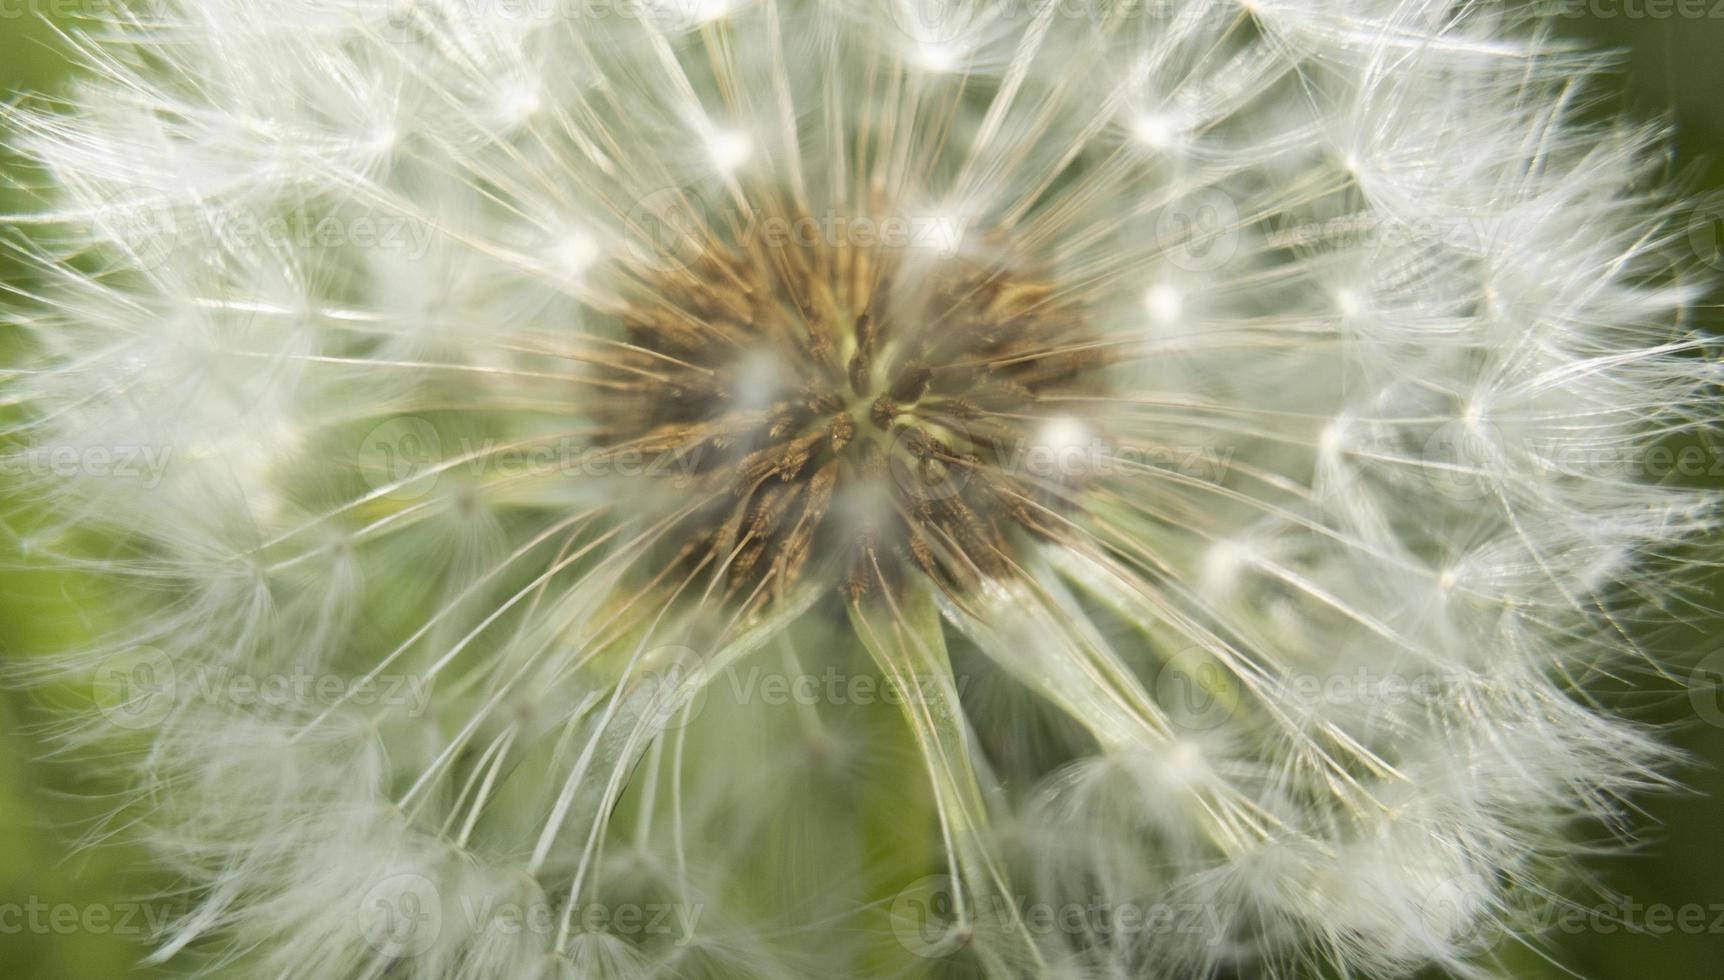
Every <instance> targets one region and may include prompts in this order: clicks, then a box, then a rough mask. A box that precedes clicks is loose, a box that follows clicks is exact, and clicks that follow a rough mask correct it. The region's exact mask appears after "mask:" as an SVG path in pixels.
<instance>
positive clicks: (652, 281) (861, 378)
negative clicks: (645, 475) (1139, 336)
mask: <svg viewBox="0 0 1724 980" xmlns="http://www.w3.org/2000/svg"><path fill="white" fill-rule="evenodd" d="M840 225H841V226H843V227H851V226H852V225H851V224H849V223H840ZM782 227H796V223H795V222H794V221H790V222H786V223H785V224H783V225H782ZM936 237H937V240H936V241H932V242H931V243H929V244H924V243H919V242H917V243H906V244H902V245H897V246H885V245H881V244H878V243H873V242H871V243H868V244H857V243H854V242H850V241H847V240H844V239H843V237H842V236H838V238H837V239H836V240H824V238H823V237H822V236H810V235H783V236H773V235H768V234H759V233H748V234H743V235H738V236H735V237H734V238H732V239H729V240H719V238H718V237H717V236H716V235H714V236H712V237H711V238H710V240H706V241H702V242H701V243H700V244H699V247H698V248H696V249H691V250H690V251H692V253H693V254H692V255H691V256H689V257H687V261H684V262H680V263H678V264H676V265H675V266H674V267H672V268H668V269H666V268H657V269H655V270H654V271H652V272H650V273H646V274H643V275H642V277H641V279H640V281H639V282H638V285H637V288H635V289H633V290H632V291H631V294H630V296H629V297H628V300H627V308H626V310H625V312H624V314H623V315H622V317H621V319H622V322H623V326H624V329H625V331H626V339H627V343H628V345H629V354H628V356H627V358H626V360H625V363H623V364H622V365H621V366H620V367H619V368H617V369H616V371H615V376H614V378H613V379H612V380H613V382H614V385H613V387H614V388H615V389H616V390H617V391H618V392H619V393H620V397H618V398H616V399H614V400H613V401H612V404H613V405H614V411H613V412H611V413H610V418H609V425H608V426H607V430H606V431H607V433H608V436H609V438H610V441H611V443H612V444H613V445H614V446H617V447H629V448H633V449H637V450H640V451H643V452H645V453H647V454H648V455H650V456H654V457H657V458H660V459H664V458H667V457H668V458H670V459H671V460H672V461H673V464H672V465H669V466H661V467H659V469H660V470H661V471H663V472H669V473H676V474H681V475H683V476H685V477H687V478H689V479H690V486H689V487H688V488H687V490H688V491H689V492H687V493H684V494H680V495H678V497H677V498H676V503H675V506H678V507H681V508H684V509H686V511H687V513H686V514H679V515H678V517H677V519H678V521H679V525H680V529H681V530H682V531H683V532H685V533H683V534H681V535H679V536H678V541H679V542H680V549H679V556H680V560H682V561H684V562H687V563H691V564H692V565H694V566H695V567H697V568H699V569H701V570H702V571H703V572H710V573H712V574H717V575H720V576H722V579H723V581H724V582H725V583H727V587H728V589H730V590H731V591H732V592H733V593H737V594H739V595H740V596H742V597H744V598H745V599H746V600H747V601H749V602H758V601H762V600H764V599H767V598H770V597H773V596H777V595H781V594H782V593H783V591H784V590H785V589H786V588H788V587H789V586H790V585H792V584H794V583H796V582H798V581H800V580H802V579H803V578H805V577H806V576H807V575H809V574H811V573H814V572H818V574H821V575H824V576H827V577H828V578H830V579H831V580H832V581H833V582H834V583H835V584H836V585H837V586H838V587H839V588H840V589H841V590H842V591H843V592H845V593H846V594H847V595H848V596H850V597H851V598H853V599H854V598H859V597H860V596H862V595H865V594H868V593H870V592H872V591H875V590H877V589H893V588H896V587H897V586H898V585H899V584H901V583H902V582H903V580H904V578H905V577H906V576H907V575H910V574H916V573H920V574H925V575H927V576H929V577H931V578H933V579H934V580H935V581H936V582H938V583H939V584H940V585H941V586H942V587H944V588H947V589H949V590H953V591H961V590H965V589H968V588H970V587H973V586H974V585H975V584H977V583H978V582H980V581H982V580H984V579H990V578H998V577H1003V576H1008V575H1011V574H1014V570H1015V569H1017V568H1018V567H1019V564H1020V563H1019V560H1018V557H1017V555H1016V550H1017V549H1018V548H1020V547H1021V546H1022V543H1023V542H1024V541H1026V540H1033V539H1034V538H1037V537H1042V538H1049V537H1052V538H1058V537H1061V536H1062V529H1063V528H1064V527H1065V526H1067V525H1068V524H1069V522H1070V520H1071V512H1072V509H1073V503H1072V501H1073V494H1074V491H1075V489H1076V484H1077V483H1078V482H1080V481H1081V477H1082V471H1083V470H1084V469H1085V467H1084V466H1083V465H1082V463H1081V461H1080V460H1077V459H1076V458H1075V456H1076V455H1078V454H1081V451H1082V450H1083V448H1084V447H1075V451H1074V447H1071V446H1067V445H1064V444H1063V443H1062V445H1061V447H1060V448H1061V449H1062V454H1061V460H1056V461H1055V465H1053V466H1048V465H1041V466H1035V465H1032V461H1031V459H1030V457H1031V456H1032V455H1034V454H1035V453H1036V452H1037V450H1038V449H1045V448H1046V447H1045V446H1043V445H1042V443H1044V442H1045V438H1044V436H1045V435H1046V433H1047V432H1049V431H1054V430H1057V431H1060V432H1066V433H1070V432H1074V431H1076V432H1088V431H1091V430H1090V428H1089V427H1087V426H1084V425H1083V424H1082V423H1081V422H1079V421H1078V418H1079V417H1080V416H1081V415H1082V414H1083V412H1084V410H1085V406H1086V404H1088V403H1090V402H1091V401H1093V398H1094V395H1095V394H1096V392H1097V391H1098V390H1099V384H1100V371H1099V368H1100V366H1101V365H1100V360H1101V359H1100V357H1099V356H1098V355H1097V354H1096V345H1094V344H1093V343H1091V342H1089V340H1088V332H1087V329H1086V325H1085V318H1084V315H1083V310H1082V304H1081V301H1080V299H1079V297H1078V296H1077V295H1076V294H1075V293H1074V292H1072V291H1070V290H1062V289H1061V288H1060V286H1059V284H1058V283H1057V282H1056V281H1055V279H1054V278H1053V277H1052V276H1051V275H1050V274H1049V273H1048V272H1047V270H1045V269H1041V268H1038V267H1037V266H1036V265H1035V264H1034V263H1031V262H1027V261H1023V260H1019V259H1016V258H1011V257H1009V256H1010V248H1009V244H1007V245H1003V246H1001V247H999V248H997V249H990V250H989V253H988V256H989V257H986V258H982V257H977V256H976V255H970V254H964V253H961V252H959V251H957V250H954V249H953V248H951V241H950V236H949V235H946V236H936ZM1050 425H1051V426H1053V427H1054V429H1050ZM1067 441H1069V440H1067ZM1062 460H1063V462H1065V463H1069V465H1060V463H1061V461H1062Z"/></svg>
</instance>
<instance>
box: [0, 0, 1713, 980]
mask: <svg viewBox="0 0 1724 980" xmlns="http://www.w3.org/2000/svg"><path fill="white" fill-rule="evenodd" d="M78 7H79V3H78V2H77V0H0V92H3V93H4V95H0V97H11V96H13V95H15V94H16V93H21V92H28V91H47V92H52V91H54V90H56V89H58V88H60V87H62V86H63V85H65V84H66V83H67V81H68V80H69V78H70V77H71V73H72V71H73V68H72V67H71V66H70V65H69V64H68V62H67V60H66V50H67V45H66V44H65V42H64V41H63V39H61V38H60V37H58V36H57V35H56V33H55V31H54V29H53V27H52V26H51V24H50V22H49V20H48V19H46V18H47V17H49V16H52V15H54V14H56V13H57V12H59V13H63V12H68V11H75V10H76V9H77V8H78ZM1545 9H1548V10H1552V11H1554V12H1555V14H1554V16H1553V17H1552V20H1553V22H1554V24H1555V26H1556V29H1557V30H1559V31H1560V32H1562V33H1564V34H1567V35H1570V36H1573V37H1575V38H1579V39H1584V40H1586V41H1589V42H1592V43H1594V44H1597V45H1602V46H1607V47H1611V48H1615V49H1619V50H1621V51H1622V52H1623V55H1624V60H1623V72H1622V79H1621V81H1622V82H1623V90H1624V91H1623V94H1622V95H1621V97H1620V99H1619V101H1618V103H1617V104H1616V105H1615V106H1614V107H1613V108H1615V109H1616V110H1619V111H1625V112H1629V113H1632V114H1634V115H1636V116H1639V117H1641V118H1649V119H1652V118H1666V119H1670V120H1672V121H1673V122H1674V124H1675V127H1676V169H1677V170H1678V172H1680V173H1681V174H1683V175H1690V174H1691V175H1693V179H1694V181H1695V184H1696V188H1695V189H1696V191H1698V192H1702V193H1703V194H1705V195H1717V199H1718V200H1719V201H1724V0H1552V2H1551V3H1549V4H1548V5H1547V6H1546V8H1545ZM15 163H16V161H11V160H8V159H7V158H5V157H4V156H0V168H6V167H9V166H15ZM0 172H5V171H3V170H0ZM10 172H11V173H13V174H16V173H17V171H16V170H12V171H10ZM1707 199H1708V200H1710V199H1711V198H1710V197H1709V196H1708V197H1707ZM25 206H26V201H25V197H24V195H22V194H20V193H17V192H15V191H12V190H10V189H9V188H8V187H7V186H6V181H4V180H0V215H4V214H6V213H13V212H16V211H18V210H20V209H22V208H24V207H25ZM1719 213H1720V214H1724V208H1720V209H1719ZM1696 227H1697V228H1703V227H1711V228H1715V229H1724V224H1715V223H1713V222H1712V221H1711V217H1710V215H1709V214H1702V216H1701V218H1700V220H1699V222H1698V223H1697V224H1696ZM12 233H13V230H12V229H0V238H4V237H10V236H11V234H12ZM1720 234H1724V232H1713V233H1712V235H1713V237H1710V238H1709V237H1708V234H1707V233H1706V232H1705V231H1704V230H1702V231H1700V232H1698V233H1697V234H1696V236H1695V242H1696V248H1697V249H1698V250H1701V251H1704V250H1706V249H1708V248H1711V249H1713V251H1712V253H1711V254H1710V255H1703V256H1702V258H1706V259H1708V260H1710V262H1711V266H1712V268H1714V269H1720V270H1724V253H1719V252H1718V251H1717V250H1716V246H1717V245H1718V244H1719V243H1718V241H1717V237H1718V236H1719V235H1720ZM21 274H22V271H21V269H20V266H19V264H18V263H17V262H15V261H14V260H13V259H12V257H11V256H10V255H9V254H7V253H6V252H5V251H3V250H0V280H8V281H10V280H13V279H14V278H15V277H17V276H19V275H21ZM1702 317H1703V319H1705V320H1707V321H1708V322H1709V323H1712V324H1716V323H1717V322H1718V320H1717V318H1716V317H1715V316H1714V315H1713V314H1711V313H1705V314H1702ZM14 343H15V340H14V338H10V337H0V356H3V355H4V352H7V351H9V350H11V349H12V348H13V347H14ZM3 403H4V400H3V399H0V404H3ZM8 489H9V488H6V487H4V486H0V498H4V497H9V496H10V494H8V493H7V490H8ZM3 502H4V503H6V504H12V503H15V501H12V500H4V501H3ZM4 510H5V511H7V512H10V511H11V510H12V508H11V507H10V506H8V507H5V508H4ZM8 538H9V535H3V534H0V540H3V539H8ZM0 549H5V550H3V551H0V657H4V658H13V657H19V656H27V655H28V654H29V653H30V652H32V651H40V650H43V649H51V648H53V647H54V646H57V645H60V644H63V643H65V642H66V640H67V639H68V637H67V635H66V631H67V630H68V629H69V628H75V627H73V626H69V625H68V624H76V623H77V622H78V621H79V620H80V619H81V618H82V617H84V616H87V615H89V614H90V610H91V609H92V608H99V606H100V603H99V602H96V601H92V599H91V597H90V595H89V593H90V589H91V587H90V586H89V584H88V583H84V582H79V581H75V580H73V579H71V578H69V577H67V576H64V575H60V574H51V573H45V572H33V571H30V570H28V568H19V567H18V566H19V565H20V564H21V562H20V561H19V556H18V555H17V554H16V551H15V550H14V549H13V548H12V546H11V544H10V542H9V540H6V541H5V543H0ZM8 569H10V570H8ZM1715 578H1716V579H1717V580H1716V581H1715V582H1714V583H1713V587H1712V588H1711V590H1710V594H1709V595H1708V596H1705V597H1704V601H1705V602H1707V604H1708V605H1710V606H1718V605H1720V602H1719V600H1720V598H1721V597H1724V576H1717V577H1715ZM1659 645H1660V646H1661V647H1662V648H1663V649H1664V651H1665V652H1666V653H1667V654H1668V656H1669V657H1670V658H1671V660H1672V661H1673V662H1674V663H1675V664H1676V667H1675V668H1674V669H1673V671H1672V672H1673V673H1674V674H1675V675H1677V676H1687V675H1688V674H1689V673H1690V671H1695V667H1696V665H1702V669H1700V670H1698V671H1695V679H1696V681H1697V683H1698V686H1697V687H1696V689H1695V690H1694V692H1693V693H1692V695H1684V694H1682V693H1680V692H1679V691H1677V690H1676V689H1675V687H1674V686H1673V685H1666V686H1665V687H1664V688H1662V689H1661V691H1662V693H1656V694H1653V695H1651V696H1649V697H1647V698H1645V699H1642V700H1639V701H1636V702H1634V703H1632V704H1631V705H1630V707H1631V708H1632V709H1633V713H1634V714H1635V715H1636V716H1638V717H1644V718H1646V719H1647V720H1649V721H1653V722H1657V723H1660V724H1666V725H1669V726H1671V738H1672V739H1673V740H1674V741H1675V742H1676V743H1677V744H1678V745H1679V746H1681V747H1682V748H1683V749H1684V750H1686V751H1687V752H1689V753H1691V755H1692V757H1693V764H1692V765H1690V766H1689V767H1688V768H1687V769H1686V770H1685V771H1684V772H1683V773H1682V778H1683V779H1684V781H1685V782H1686V784H1687V785H1688V786H1689V787H1691V788H1692V790H1693V792H1692V793H1689V794H1682V795H1671V796H1665V797H1660V798H1655V799H1650V800H1646V801H1644V804H1645V814H1644V817H1643V820H1642V823H1643V827H1644V833H1645V835H1646V838H1647V843H1646V846H1645V847H1644V848H1642V849H1641V853H1639V854H1637V855H1634V856H1629V857H1614V858H1609V859H1599V860H1597V861H1595V862H1593V863H1592V865H1591V866H1590V867H1591V870H1592V871H1593V872H1594V873H1596V875H1597V876H1598V881H1597V882H1596V884H1597V885H1599V886H1602V887H1603V888H1605V889H1608V890H1609V891H1611V892H1614V893H1616V894H1617V895H1618V896H1620V899H1621V901H1620V902H1615V903H1612V904H1611V905H1610V908H1611V909H1612V910H1613V911H1611V912H1607V913H1591V914H1585V915H1579V914H1577V915H1576V916H1575V917H1572V918H1569V919H1559V920H1558V927H1557V928H1556V929H1554V930H1553V932H1552V934H1551V935H1550V937H1549V943H1548V948H1546V949H1542V950H1540V951H1533V950H1523V949H1510V950H1501V951H1499V955H1501V956H1502V957H1503V958H1504V959H1505V960H1506V961H1507V962H1508V963H1509V964H1510V967H1509V968H1510V970H1511V971H1512V972H1513V975H1515V976H1522V977H1529V978H1545V977H1549V978H1557V977H1563V976H1570V975H1580V976H1585V977H1591V978H1595V980H1617V978H1620V980H1646V978H1657V980H1686V978H1713V977H1719V978H1724V848H1720V847H1719V846H1718V843H1717V840H1716V838H1715V837H1714V836H1713V835H1714V833H1716V832H1717V831H1718V830H1720V829H1724V773H1721V771H1720V767H1719V764H1720V763H1724V619H1718V620H1713V621H1707V622H1701V623H1697V624H1695V625H1694V626H1693V627H1692V628H1690V629H1687V630H1684V631H1682V632H1681V633H1680V634H1679V635H1671V636H1665V637H1661V638H1660V640H1659ZM41 700H42V695H41V694H40V693H35V694H30V693H24V692H18V691H6V692H5V696H4V697H0V980H38V978H40V980H62V978H65V980H74V978H75V980H86V978H87V980H105V978H114V977H127V976H152V975H167V974H165V973H164V972H163V971H160V970H145V969H142V968H139V967H137V966H136V962H137V960H138V958H139V956H140V953H141V950H142V948H143V947H142V945H141V940H142V939H143V938H145V937H146V935H147V932H148V929H149V926H148V922H147V917H146V914H145V913H147V912H149V911H151V909H147V908H146V909H133V908H131V907H130V906H125V905H123V904H121V903H120V902H119V901H118V899H119V897H120V896H122V895H129V893H130V892H131V889H132V886H133V885H135V884H136V883H137V882H136V880H134V879H132V878H131V876H130V875H129V874H128V872H129V864H130V861H129V855H128V854H127V853H126V852H124V851H123V850H119V849H115V848H106V847H105V848H98V849H94V850H89V849H83V848H79V847H77V846H76V845H77V843H78V841H79V839H80V837H81V836H82V835H84V834H86V833H87V832H88V831H89V830H90V828H91V823H90V821H91V819H92V818H93V817H95V816H98V815H99V814H100V813H101V800H100V799H96V800H93V801H92V800H90V799H87V798H85V799H80V798H78V797H79V795H81V794H80V792H79V791H83V794H87V793H88V792H90V791H91V788H90V787H79V786H74V785H71V784H69V783H68V774H67V772H66V770H65V769H63V768H62V767H57V766H56V765H54V764H53V763H52V762H49V761H45V760H44V759H43V758H42V757H43V755H44V752H45V741H44V739H43V738H42V726H43V724H44V723H45V722H46V721H47V720H48V716H47V715H46V714H45V713H44V712H43V710H42V705H41V703H40V702H41ZM1624 902H1628V903H1633V904H1623V903H1624ZM1584 904H1585V905H1586V907H1588V908H1593V907H1595V906H1597V905H1599V904H1602V903H1601V902H1599V901H1597V900H1586V901H1585V903H1584ZM1660 909H1662V910H1666V911H1658V910H1660ZM91 910H96V914H94V915H92V914H91ZM1624 910H1626V911H1627V915H1628V917H1629V918H1630V919H1631V920H1632V921H1631V922H1629V923H1621V922H1619V921H1617V920H1618V917H1619V916H1620V915H1621V914H1622V913H1623V911H1624ZM1665 916H1668V917H1669V918H1668V923H1666V921H1665V919H1664V917H1665ZM128 917H130V918H129V921H123V920H127V919H128ZM1571 971H1572V972H1571ZM823 980H824V978H823Z"/></svg>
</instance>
